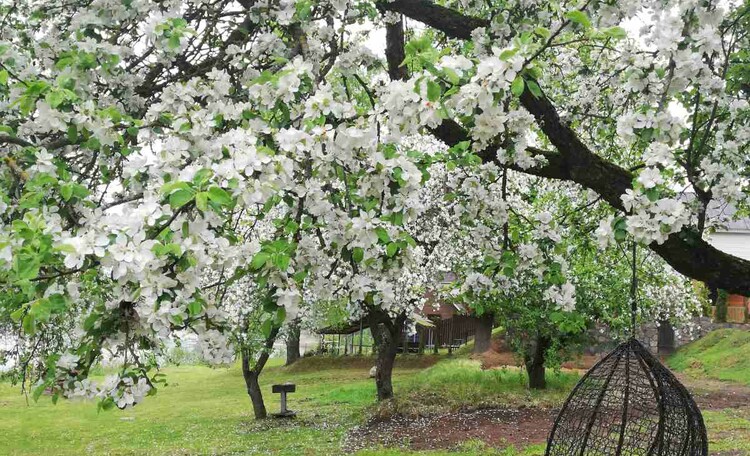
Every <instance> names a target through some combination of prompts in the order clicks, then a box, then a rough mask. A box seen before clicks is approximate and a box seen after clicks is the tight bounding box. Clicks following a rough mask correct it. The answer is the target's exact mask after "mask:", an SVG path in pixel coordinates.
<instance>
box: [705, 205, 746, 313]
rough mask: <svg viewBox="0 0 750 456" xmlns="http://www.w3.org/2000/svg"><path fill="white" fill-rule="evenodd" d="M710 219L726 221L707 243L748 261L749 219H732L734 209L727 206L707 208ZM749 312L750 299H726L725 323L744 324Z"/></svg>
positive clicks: (735, 297) (737, 297) (744, 297)
mask: <svg viewBox="0 0 750 456" xmlns="http://www.w3.org/2000/svg"><path fill="white" fill-rule="evenodd" d="M709 212H710V216H711V217H712V218H716V217H718V218H720V219H724V220H726V221H725V222H724V223H723V224H722V226H721V228H719V229H717V230H716V232H714V233H713V234H711V235H709V237H708V242H710V243H711V245H713V246H714V247H716V248H717V249H719V250H721V251H723V252H726V253H728V254H730V255H734V256H736V257H739V258H743V259H745V260H749V261H750V218H741V219H739V220H731V219H732V218H734V214H735V209H734V207H732V206H731V205H728V204H716V205H715V206H713V207H709ZM749 311H750V298H748V297H747V296H741V295H737V294H731V295H729V296H728V297H727V321H731V322H739V323H744V322H746V321H747V317H748V312H749Z"/></svg>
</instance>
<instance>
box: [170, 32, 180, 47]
mask: <svg viewBox="0 0 750 456" xmlns="http://www.w3.org/2000/svg"><path fill="white" fill-rule="evenodd" d="M167 46H168V47H169V49H177V48H179V47H180V36H179V35H178V34H172V36H170V37H169V39H168V40H167Z"/></svg>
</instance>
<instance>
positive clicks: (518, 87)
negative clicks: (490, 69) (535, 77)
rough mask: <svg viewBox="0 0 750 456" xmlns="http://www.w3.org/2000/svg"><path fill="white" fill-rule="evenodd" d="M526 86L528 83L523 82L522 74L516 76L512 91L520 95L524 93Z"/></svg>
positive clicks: (511, 87)
mask: <svg viewBox="0 0 750 456" xmlns="http://www.w3.org/2000/svg"><path fill="white" fill-rule="evenodd" d="M524 87H526V84H525V83H524V82H523V78H522V77H521V76H516V79H514V80H513V84H511V85H510V92H511V93H512V94H513V95H515V96H517V97H520V96H521V94H523V89H524Z"/></svg>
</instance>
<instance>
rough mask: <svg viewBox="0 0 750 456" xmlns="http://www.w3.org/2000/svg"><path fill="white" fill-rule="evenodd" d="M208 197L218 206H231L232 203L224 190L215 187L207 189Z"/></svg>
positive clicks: (230, 197)
mask: <svg viewBox="0 0 750 456" xmlns="http://www.w3.org/2000/svg"><path fill="white" fill-rule="evenodd" d="M208 197H209V199H211V201H213V202H215V203H216V204H218V205H220V206H231V205H232V203H233V202H234V200H233V199H232V196H231V195H230V194H229V193H227V191H226V190H224V189H223V188H221V187H216V186H213V187H211V188H209V189H208Z"/></svg>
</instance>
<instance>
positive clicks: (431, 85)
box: [427, 80, 443, 101]
mask: <svg viewBox="0 0 750 456" xmlns="http://www.w3.org/2000/svg"><path fill="white" fill-rule="evenodd" d="M442 93H443V91H442V89H441V88H440V84H438V83H437V82H435V81H432V80H429V81H427V99H428V100H430V101H438V100H439V99H440V95H441V94H442Z"/></svg>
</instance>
